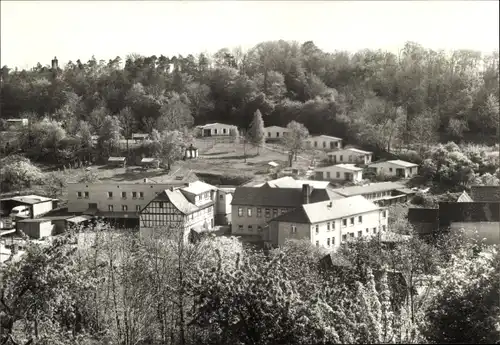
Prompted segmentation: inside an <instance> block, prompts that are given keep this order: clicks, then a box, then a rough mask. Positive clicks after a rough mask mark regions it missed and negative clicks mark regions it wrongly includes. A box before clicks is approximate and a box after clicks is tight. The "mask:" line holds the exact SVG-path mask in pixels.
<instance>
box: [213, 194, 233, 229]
mask: <svg viewBox="0 0 500 345" xmlns="http://www.w3.org/2000/svg"><path fill="white" fill-rule="evenodd" d="M235 189H236V188H235V187H229V186H219V187H218V189H217V202H216V204H215V223H216V224H220V225H227V224H231V202H232V201H233V195H234V191H235Z"/></svg>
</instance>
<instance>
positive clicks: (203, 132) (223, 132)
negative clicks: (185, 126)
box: [196, 122, 237, 137]
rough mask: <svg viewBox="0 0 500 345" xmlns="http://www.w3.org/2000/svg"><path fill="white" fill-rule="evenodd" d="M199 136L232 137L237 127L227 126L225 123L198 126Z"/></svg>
mask: <svg viewBox="0 0 500 345" xmlns="http://www.w3.org/2000/svg"><path fill="white" fill-rule="evenodd" d="M196 129H197V130H198V134H199V135H200V136H202V137H214V136H230V135H231V134H232V131H234V130H236V129H237V127H236V126H233V125H226V124H224V123H217V122H216V123H207V124H206V125H202V126H196Z"/></svg>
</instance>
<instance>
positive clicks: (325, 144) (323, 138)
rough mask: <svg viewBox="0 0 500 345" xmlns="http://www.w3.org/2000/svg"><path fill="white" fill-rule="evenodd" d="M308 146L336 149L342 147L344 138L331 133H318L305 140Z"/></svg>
mask: <svg viewBox="0 0 500 345" xmlns="http://www.w3.org/2000/svg"><path fill="white" fill-rule="evenodd" d="M305 144H306V148H308V149H313V150H335V149H341V148H342V139H341V138H337V137H332V136H329V135H318V136H313V137H309V138H307V139H306V140H305Z"/></svg>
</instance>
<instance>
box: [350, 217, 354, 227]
mask: <svg viewBox="0 0 500 345" xmlns="http://www.w3.org/2000/svg"><path fill="white" fill-rule="evenodd" d="M351 225H354V217H351Z"/></svg>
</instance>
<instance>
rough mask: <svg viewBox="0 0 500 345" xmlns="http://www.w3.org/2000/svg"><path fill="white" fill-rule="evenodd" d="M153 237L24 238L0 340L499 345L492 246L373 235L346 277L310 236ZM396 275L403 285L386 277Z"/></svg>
mask: <svg viewBox="0 0 500 345" xmlns="http://www.w3.org/2000/svg"><path fill="white" fill-rule="evenodd" d="M162 233H163V234H164V235H161V236H160V237H158V238H156V239H154V240H152V241H151V240H146V239H140V238H139V237H138V236H136V235H135V234H131V233H117V232H115V231H111V229H108V228H106V227H104V228H103V227H99V228H96V231H94V232H85V233H80V234H79V235H78V236H77V237H74V236H71V235H70V236H68V237H60V238H56V239H54V241H52V242H51V243H47V244H45V245H40V244H35V243H30V242H28V244H27V246H26V247H25V248H24V249H25V250H26V253H25V254H24V256H23V257H22V258H21V260H20V261H18V262H9V263H7V264H6V265H4V266H2V267H1V268H0V273H1V275H2V281H1V285H0V293H1V299H0V316H1V318H0V320H1V322H2V327H1V328H0V341H2V343H5V342H7V343H9V339H10V340H11V341H12V343H14V344H23V345H24V344H28V343H31V341H33V343H36V344H47V345H48V344H51V345H52V344H60V345H63V344H68V345H69V344H81V345H83V344H86V345H90V344H110V345H111V344H113V345H114V344H121V345H146V344H150V345H153V344H163V345H169V344H181V345H187V344H222V345H223V344H228V345H229V344H231V345H233V344H241V345H243V344H249V345H250V344H262V345H264V344H269V345H271V344H273V345H274V344H325V345H326V344H360V343H363V344H381V343H388V344H390V343H402V344H404V343H407V344H408V343H426V342H431V343H463V342H467V343H475V344H488V343H489V344H491V343H496V342H498V341H499V340H500V338H499V337H500V333H499V331H500V318H499V317H500V310H499V308H498V303H496V301H498V298H499V295H498V294H499V291H500V290H499V283H500V276H499V275H500V270H499V269H500V265H499V263H500V260H499V259H500V257H499V256H498V252H497V251H496V249H494V248H486V247H484V246H483V247H482V248H481V246H480V243H479V242H473V243H468V242H467V241H465V239H464V238H463V237H461V235H457V236H455V237H451V238H448V239H444V238H443V239H441V240H438V242H437V245H436V246H431V245H429V244H426V243H425V242H422V241H420V240H418V239H416V238H415V239H412V240H410V241H409V242H407V243H404V244H401V245H400V246H399V247H396V248H392V249H391V248H386V247H384V246H381V245H380V243H379V241H378V239H376V238H375V239H373V240H370V241H358V242H355V243H352V244H351V245H349V246H346V245H343V247H342V248H341V249H340V253H341V254H342V257H341V258H346V259H348V260H349V261H350V262H352V264H353V267H352V268H351V269H350V270H347V271H345V270H330V269H328V268H325V266H320V265H318V263H319V260H320V259H321V258H322V257H323V256H324V255H325V253H324V252H322V251H321V250H320V249H319V248H316V247H314V246H313V245H311V244H310V243H309V242H307V241H304V242H303V241H296V240H292V241H288V242H287V243H285V245H284V246H282V247H281V248H280V249H275V250H271V251H268V252H261V251H255V250H252V249H251V248H246V247H243V246H242V244H241V243H240V242H239V241H238V240H236V239H234V238H225V237H217V238H210V237H207V238H204V239H201V241H199V242H197V243H184V242H183V241H182V240H181V238H182V236H177V235H176V234H177V232H176V231H175V230H174V229H162ZM167 234H168V235H167ZM75 238H77V239H78V241H77V246H76V245H75V243H76V242H75V241H74V240H75ZM481 251H482V252H481ZM342 260H345V259H342ZM342 260H340V261H338V260H335V261H334V262H337V265H338V263H342ZM321 267H323V268H321ZM393 270H396V271H398V272H401V273H402V274H403V276H404V277H405V280H406V284H403V285H401V284H400V283H398V280H397V279H394V277H395V276H394V275H393V274H391V272H393ZM375 276H377V277H375ZM396 277H397V276H396ZM411 291H413V292H411ZM464 331H465V332H464Z"/></svg>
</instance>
